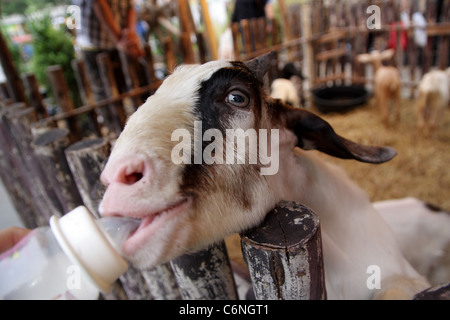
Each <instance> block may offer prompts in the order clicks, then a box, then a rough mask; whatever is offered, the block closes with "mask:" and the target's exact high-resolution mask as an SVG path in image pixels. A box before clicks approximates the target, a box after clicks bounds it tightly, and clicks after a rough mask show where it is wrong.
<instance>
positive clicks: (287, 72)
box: [270, 62, 304, 108]
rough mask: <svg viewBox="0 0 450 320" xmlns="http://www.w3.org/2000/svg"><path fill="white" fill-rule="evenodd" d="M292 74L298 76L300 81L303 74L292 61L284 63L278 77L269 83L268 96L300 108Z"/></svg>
mask: <svg viewBox="0 0 450 320" xmlns="http://www.w3.org/2000/svg"><path fill="white" fill-rule="evenodd" d="M294 76H295V77H298V78H299V79H300V81H302V80H303V79H304V76H303V74H302V73H301V72H300V71H299V70H298V69H297V68H296V67H295V65H294V64H293V63H291V62H289V63H286V65H285V66H284V67H283V69H282V70H281V72H280V77H279V78H277V79H275V80H274V81H273V82H272V84H271V85H270V97H271V98H273V99H280V100H281V101H282V102H284V103H287V104H289V105H291V106H293V107H294V108H300V98H299V96H298V92H299V90H298V88H296V86H295V84H294V82H293V81H292V80H291V78H292V77H294Z"/></svg>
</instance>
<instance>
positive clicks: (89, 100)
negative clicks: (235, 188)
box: [0, 0, 450, 299]
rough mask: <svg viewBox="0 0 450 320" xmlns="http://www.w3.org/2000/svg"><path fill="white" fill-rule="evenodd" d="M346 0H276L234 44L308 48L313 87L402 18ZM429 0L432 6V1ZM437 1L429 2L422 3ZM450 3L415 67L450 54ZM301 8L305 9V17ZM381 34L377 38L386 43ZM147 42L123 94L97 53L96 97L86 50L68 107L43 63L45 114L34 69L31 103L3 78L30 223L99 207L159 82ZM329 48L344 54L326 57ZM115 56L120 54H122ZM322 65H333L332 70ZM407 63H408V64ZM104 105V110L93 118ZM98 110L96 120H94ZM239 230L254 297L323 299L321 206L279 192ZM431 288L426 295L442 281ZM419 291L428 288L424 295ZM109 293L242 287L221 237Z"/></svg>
mask: <svg viewBox="0 0 450 320" xmlns="http://www.w3.org/2000/svg"><path fill="white" fill-rule="evenodd" d="M279 3H280V4H282V3H283V2H282V1H279ZM347 3H350V2H346V1H336V2H333V5H334V6H335V7H334V8H331V7H327V6H325V4H324V3H323V2H322V1H311V2H304V3H302V4H297V5H295V6H292V7H287V8H285V9H284V6H283V5H280V9H281V12H282V20H281V22H277V21H272V22H271V26H272V29H271V36H270V39H269V40H267V39H266V37H267V33H265V34H263V36H258V37H254V36H252V32H253V33H254V32H255V31H257V30H266V25H267V24H266V23H265V22H264V21H262V20H260V21H257V22H254V21H252V22H247V24H246V22H244V23H243V24H242V26H241V27H239V26H237V25H234V26H233V33H234V43H235V48H236V50H235V54H236V55H237V56H238V57H241V58H243V59H247V58H250V57H253V56H255V55H259V54H260V53H263V52H265V51H269V50H275V51H276V52H277V53H278V59H279V61H283V60H284V61H287V60H288V59H296V60H298V59H312V61H313V62H314V63H311V64H310V65H311V68H309V69H308V70H306V71H307V72H306V74H307V76H308V77H309V78H308V81H309V82H310V83H311V86H316V85H319V84H321V83H327V82H330V81H332V82H336V81H343V80H342V79H343V78H342V77H340V78H339V77H336V76H335V75H336V74H337V75H340V74H346V73H342V72H341V71H339V68H338V67H336V66H339V67H340V66H341V65H342V63H341V62H339V61H341V60H342V58H344V59H345V61H346V63H347V64H348V63H350V64H352V63H353V61H354V56H355V54H356V53H359V51H360V50H361V52H365V49H366V47H367V45H366V44H367V43H366V42H364V41H363V40H364V39H369V36H370V35H371V34H372V35H373V37H374V38H375V39H376V38H380V39H381V40H382V39H384V38H385V37H386V35H387V34H388V33H390V32H392V31H393V30H404V29H402V28H401V27H400V28H399V27H392V26H390V27H388V26H387V25H386V23H384V24H383V25H382V28H381V29H379V30H376V31H371V30H367V28H365V29H364V28H363V27H361V26H362V24H363V22H364V21H365V16H364V14H361V12H365V10H364V4H365V5H368V4H369V3H378V4H379V5H380V6H383V8H385V3H388V2H386V1H365V2H364V1H363V2H360V1H358V2H355V3H353V2H351V3H353V4H352V5H351V6H350V5H347ZM389 3H391V2H389ZM430 3H433V5H435V4H436V3H437V1H430ZM433 5H429V6H427V10H430V11H429V12H431V8H432V7H433ZM449 8H450V1H449V0H445V1H443V7H442V10H443V12H445V13H447V14H443V15H442V17H444V18H443V20H441V21H439V22H438V23H434V24H433V23H430V24H429V26H428V27H427V32H428V35H429V45H428V47H427V50H428V49H429V50H430V53H429V54H426V53H425V54H424V59H425V60H426V59H428V60H426V61H428V66H427V64H425V65H424V66H422V67H421V72H422V73H423V72H425V71H426V70H427V68H428V69H429V67H430V66H431V65H437V66H441V65H442V64H445V63H447V64H448V55H446V54H445V52H447V53H448V41H449V25H448V22H449V21H448V19H450V14H448V12H449V11H448V10H450V9H449ZM361 10H363V11H361ZM386 10H388V9H386ZM392 10H393V11H392V12H396V11H395V10H394V9H392ZM348 12H352V13H354V14H348ZM322 15H324V16H326V17H329V19H328V20H327V19H324V18H321V19H320V21H324V20H327V21H324V23H320V24H317V23H314V21H317V20H315V19H318V17H322ZM426 15H427V16H428V13H426ZM307 16H308V17H310V19H306V17H307ZM384 19H385V18H384ZM445 19H447V20H445ZM444 20H445V21H444ZM278 26H281V27H280V28H278ZM240 28H241V29H240ZM411 28H412V27H411ZM411 28H409V29H407V30H405V31H407V33H408V35H409V36H410V37H411V33H412V32H413V29H411ZM239 30H243V32H242V34H243V35H244V39H254V41H253V43H251V44H249V43H247V42H248V41H247V42H246V41H245V40H244V42H242V40H240V37H241V31H239ZM279 30H282V32H281V33H280V32H279ZM287 30H289V31H287ZM264 32H265V31H264ZM280 35H283V36H280ZM182 38H183V37H180V39H182ZM430 39H431V40H430ZM433 39H435V41H433ZM381 40H380V41H374V42H373V43H375V44H378V43H381ZM180 41H181V40H180ZM266 41H268V42H266ZM241 43H243V44H244V43H245V48H241V49H238V48H239V46H240V44H241ZM349 43H350V47H349ZM408 45H409V46H410V47H408V49H407V50H406V51H405V52H406V53H408V54H409V55H408V58H407V57H406V55H404V56H403V57H402V58H399V56H397V61H398V62H399V63H401V64H402V65H405V61H406V59H409V61H410V62H411V61H413V60H412V59H413V58H414V57H415V54H416V53H414V52H416V51H417V48H415V47H414V45H413V44H412V42H410V43H409V44H408ZM169 47H170V46H168V48H169ZM182 47H183V46H182ZM318 48H319V49H318ZM324 48H327V50H324ZM348 48H351V50H348ZM445 48H447V51H445ZM166 49H167V48H166ZM168 50H169V51H168V53H169V54H167V52H166V55H165V59H166V60H165V61H166V65H167V66H168V69H170V68H171V67H170V65H171V62H170V61H174V60H173V55H172V54H171V53H170V49H168ZM146 51H147V56H146V59H144V60H142V61H140V64H141V65H140V66H141V70H144V74H145V78H146V83H145V84H144V85H139V84H138V83H137V80H136V76H135V75H134V71H133V70H132V69H131V68H127V69H126V70H125V72H124V74H125V76H126V79H127V81H126V82H127V84H128V88H127V89H128V91H126V92H124V93H119V90H118V88H117V85H116V82H115V79H114V77H113V76H112V75H113V72H112V70H111V61H109V59H108V56H105V55H101V56H99V57H98V62H99V64H100V66H101V74H102V81H103V83H104V84H105V85H106V87H107V88H108V90H107V91H108V95H109V96H108V98H107V99H105V100H102V101H94V98H93V95H92V90H91V88H90V86H89V84H88V81H87V76H86V70H85V67H84V63H83V61H79V60H77V61H74V62H73V68H74V70H75V72H76V75H77V83H78V88H79V91H80V93H81V97H82V100H83V103H84V105H83V106H82V107H79V108H74V106H73V102H72V101H71V99H70V96H69V95H68V92H69V90H68V88H67V85H66V82H65V79H64V77H63V75H62V70H61V68H60V67H58V66H54V67H51V68H49V70H48V75H49V78H50V79H51V81H52V84H53V90H54V93H55V97H56V100H57V104H58V106H59V107H60V109H61V112H60V113H58V114H56V115H54V116H51V117H50V116H48V114H47V112H46V108H45V104H44V102H43V99H42V97H41V95H40V93H39V90H38V85H37V82H36V79H35V77H34V76H33V75H27V76H26V77H25V78H24V80H23V83H24V84H25V88H26V90H27V92H28V97H29V101H30V103H29V104H28V105H27V104H26V103H23V102H15V101H14V99H12V98H11V95H10V94H9V92H10V91H11V90H6V89H5V85H2V86H0V88H1V90H0V177H1V179H2V181H3V183H4V185H5V187H6V188H7V191H8V193H9V195H10V197H11V199H12V201H13V203H14V205H15V207H16V209H17V211H18V213H19V215H20V217H21V219H22V221H23V222H24V224H25V225H26V226H27V227H28V228H35V227H37V226H41V225H45V224H47V223H48V219H49V218H50V216H51V215H54V214H56V215H62V214H64V213H66V212H68V211H70V210H72V209H73V208H75V207H76V206H78V205H81V204H84V205H86V206H87V207H88V208H89V209H90V211H91V212H92V213H93V214H94V215H95V216H98V212H97V208H98V204H99V201H100V199H101V197H102V195H103V192H104V187H103V185H102V184H101V183H100V182H99V176H100V172H101V171H102V169H103V166H104V164H105V162H106V160H107V158H108V156H109V152H110V148H111V145H112V144H113V143H114V141H115V139H116V138H117V136H118V135H119V133H120V131H121V130H122V128H123V125H124V123H125V121H126V118H127V116H128V115H129V114H131V113H132V112H133V111H134V110H135V109H136V108H137V107H138V106H139V105H140V104H141V103H142V102H143V99H145V97H146V96H148V95H150V94H152V93H153V92H154V91H155V90H156V89H157V88H158V87H159V85H160V84H161V80H158V79H157V77H156V76H155V68H154V59H153V55H152V52H151V50H150V49H149V48H146ZM344 51H345V53H344ZM425 51H426V50H425ZM426 52H427V51H426ZM184 57H189V58H188V60H189V59H192V55H190V54H189V53H185V54H183V55H182V57H181V58H179V59H178V60H180V59H181V60H182V61H185V60H184ZM203 57H205V55H203ZM199 59H200V60H201V59H202V58H199ZM336 59H337V60H339V61H338V62H339V63H336V64H333V63H329V62H328V60H336ZM446 59H447V60H446ZM122 60H124V61H125V62H126V59H122ZM195 60H196V61H198V60H197V59H195ZM414 61H415V60H414ZM189 62H191V60H189ZM125 65H127V64H126V63H125ZM320 65H325V67H321V66H320ZM329 66H331V67H330V70H327V68H328V67H329ZM405 66H406V65H405ZM413 66H414V68H415V65H414V63H413ZM275 67H276V64H275ZM414 68H408V70H410V71H411V72H412V73H411V79H412V80H411V83H412V81H413V80H414V79H415V80H417V79H419V77H416V78H414V77H413V76H412V74H415V73H414V72H413V71H414V70H415V69H414ZM324 69H325V71H323V70H324ZM336 70H338V71H339V72H337V71H336ZM341 70H342V69H341ZM351 70H352V71H351V73H350V74H351V75H352V76H351V79H350V81H354V79H358V78H360V77H362V75H363V72H362V70H361V69H358V66H357V65H352V67H351ZM319 71H320V72H319ZM346 79H347V78H346ZM412 87H413V86H412ZM105 113H106V114H109V117H100V115H104V114H105ZM101 118H102V119H103V120H102V121H100V120H99V119H101ZM280 212H283V213H288V214H281V213H280ZM298 221H303V222H302V228H300V227H299V226H298V225H297V224H298ZM300 230H303V231H302V232H300ZM241 239H242V251H243V255H244V258H245V260H246V263H247V264H248V269H249V273H250V277H251V279H252V283H253V287H254V292H255V296H256V298H258V299H325V298H326V291H325V285H324V274H323V260H322V253H321V237H320V224H319V221H318V218H317V216H316V215H315V214H314V213H312V212H310V211H309V210H308V209H307V208H305V207H303V206H301V205H300V204H295V203H286V202H282V203H280V204H279V205H278V206H277V207H276V208H274V210H272V211H271V212H270V213H268V215H267V217H266V220H265V221H264V222H263V224H262V225H261V226H259V227H258V228H255V229H254V230H249V231H248V232H246V233H244V234H242V235H241ZM287 259H289V263H287ZM447 289H448V288H447ZM431 291H432V292H433V294H436V292H440V291H439V290H431ZM426 296H427V295H426V294H424V295H423V296H420V297H422V298H424V297H426ZM105 298H107V299H125V298H129V299H180V298H191V299H236V298H237V290H236V286H235V283H234V278H233V273H232V268H231V265H230V261H229V259H228V254H227V252H226V248H225V246H224V244H223V243H219V244H216V245H213V246H211V247H210V248H208V249H205V250H203V251H201V252H198V253H196V254H192V255H186V256H182V257H180V258H177V259H175V260H174V261H172V262H170V263H167V264H165V265H161V266H158V267H157V268H154V269H152V270H146V271H137V270H135V269H130V270H129V271H128V272H127V273H126V274H124V275H123V276H122V277H121V278H120V281H118V282H117V283H116V284H115V286H114V290H113V292H112V293H111V294H110V295H106V296H105Z"/></svg>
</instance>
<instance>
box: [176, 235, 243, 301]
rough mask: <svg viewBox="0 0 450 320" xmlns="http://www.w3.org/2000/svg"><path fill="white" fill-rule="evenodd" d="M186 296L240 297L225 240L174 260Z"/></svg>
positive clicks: (205, 297) (213, 298)
mask: <svg viewBox="0 0 450 320" xmlns="http://www.w3.org/2000/svg"><path fill="white" fill-rule="evenodd" d="M171 265H172V269H173V271H174V273H175V277H176V279H177V283H178V287H179V288H180V291H181V295H182V297H183V299H196V300H200V299H201V300H237V298H238V296H237V291H236V285H235V283H234V278H233V272H232V270H231V265H230V260H229V258H228V253H227V250H226V247H225V243H224V242H221V243H218V244H214V245H213V246H211V247H209V248H208V249H205V250H201V251H198V252H196V253H193V254H185V255H183V256H181V257H178V258H176V259H174V260H172V261H171Z"/></svg>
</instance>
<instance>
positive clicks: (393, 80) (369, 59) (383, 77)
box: [357, 49, 401, 128]
mask: <svg viewBox="0 0 450 320" xmlns="http://www.w3.org/2000/svg"><path fill="white" fill-rule="evenodd" d="M394 53H395V51H394V50H393V49H388V50H385V51H382V52H379V51H376V50H374V51H372V52H371V53H370V54H367V53H364V54H360V55H358V56H357V59H358V61H359V62H360V63H371V64H372V65H373V68H374V71H375V75H374V98H375V101H376V104H377V107H378V109H379V112H380V113H381V120H382V122H383V125H384V126H385V127H386V128H387V127H388V126H389V113H390V112H389V102H392V103H393V104H394V107H395V118H396V120H397V121H398V120H400V90H401V81H400V73H399V71H398V69H397V68H395V67H393V66H383V65H382V61H387V60H390V59H391V58H392V57H393V56H394Z"/></svg>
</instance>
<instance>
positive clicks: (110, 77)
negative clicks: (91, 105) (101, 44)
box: [97, 53, 126, 134]
mask: <svg viewBox="0 0 450 320" xmlns="http://www.w3.org/2000/svg"><path fill="white" fill-rule="evenodd" d="M97 65H98V66H99V68H100V75H101V78H102V82H103V87H104V88H105V90H106V93H107V95H108V97H112V98H115V97H117V96H118V95H119V89H118V88H117V83H116V80H115V78H114V70H113V67H112V61H111V59H110V58H109V55H108V54H107V53H100V54H99V55H97ZM109 116H110V118H111V119H105V120H106V121H107V123H110V124H109V126H110V128H111V129H113V131H114V132H115V133H116V134H119V133H120V132H121V131H122V128H123V126H124V125H125V122H126V115H125V110H124V108H123V106H122V105H121V104H120V103H114V104H112V105H110V106H109Z"/></svg>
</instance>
